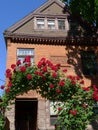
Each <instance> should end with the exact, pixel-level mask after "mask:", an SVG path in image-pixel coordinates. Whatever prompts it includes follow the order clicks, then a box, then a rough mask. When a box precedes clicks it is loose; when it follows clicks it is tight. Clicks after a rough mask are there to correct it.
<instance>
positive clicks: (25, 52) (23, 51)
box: [17, 49, 34, 56]
mask: <svg viewBox="0 0 98 130" xmlns="http://www.w3.org/2000/svg"><path fill="white" fill-rule="evenodd" d="M20 55H22V56H27V55H30V56H32V55H34V49H17V56H20Z"/></svg>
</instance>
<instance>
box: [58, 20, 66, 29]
mask: <svg viewBox="0 0 98 130" xmlns="http://www.w3.org/2000/svg"><path fill="white" fill-rule="evenodd" d="M58 29H59V30H65V20H58Z"/></svg>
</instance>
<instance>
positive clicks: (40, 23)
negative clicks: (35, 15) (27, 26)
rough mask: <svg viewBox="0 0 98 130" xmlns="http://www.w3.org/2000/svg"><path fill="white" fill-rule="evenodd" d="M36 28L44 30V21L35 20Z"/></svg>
mask: <svg viewBox="0 0 98 130" xmlns="http://www.w3.org/2000/svg"><path fill="white" fill-rule="evenodd" d="M37 28H38V29H44V28H45V21H44V19H37Z"/></svg>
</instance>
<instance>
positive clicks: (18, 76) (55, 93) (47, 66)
mask: <svg viewBox="0 0 98 130" xmlns="http://www.w3.org/2000/svg"><path fill="white" fill-rule="evenodd" d="M30 61H31V60H30V56H27V57H25V59H24V61H23V63H21V61H20V60H18V61H17V63H16V64H12V65H11V68H8V69H7V70H6V73H5V74H6V78H7V84H6V85H5V86H1V89H4V90H5V94H4V96H3V99H2V100H3V105H4V106H8V103H9V102H10V101H11V100H13V99H15V97H16V96H18V95H20V94H23V93H24V92H28V91H29V90H31V89H32V90H36V91H37V92H38V93H39V94H40V95H41V96H42V97H44V98H45V99H48V100H50V101H52V102H53V107H54V111H55V112H56V113H57V115H58V119H57V121H56V122H55V124H54V125H55V128H56V129H61V128H66V130H84V129H85V128H86V126H87V124H88V123H89V122H90V120H91V119H92V117H93V105H94V104H95V103H96V102H97V101H98V88H97V86H95V85H92V86H90V87H86V86H84V81H83V80H82V79H81V78H80V77H79V76H72V75H66V72H67V69H66V68H65V69H64V70H62V69H61V67H60V64H55V65H54V64H53V63H52V62H51V61H49V60H47V59H46V58H42V59H41V60H40V61H39V62H38V64H37V65H32V64H31V62H30Z"/></svg>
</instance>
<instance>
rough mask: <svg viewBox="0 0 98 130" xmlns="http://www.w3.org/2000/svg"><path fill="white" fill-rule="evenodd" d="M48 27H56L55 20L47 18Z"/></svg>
mask: <svg viewBox="0 0 98 130" xmlns="http://www.w3.org/2000/svg"><path fill="white" fill-rule="evenodd" d="M47 24H48V29H55V28H56V26H55V20H47Z"/></svg>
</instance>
